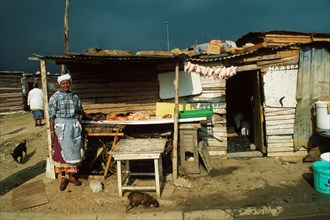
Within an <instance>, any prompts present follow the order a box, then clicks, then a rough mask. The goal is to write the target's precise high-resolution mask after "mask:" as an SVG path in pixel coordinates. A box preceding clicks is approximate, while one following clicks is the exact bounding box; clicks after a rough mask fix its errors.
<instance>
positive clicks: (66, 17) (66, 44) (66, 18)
mask: <svg viewBox="0 0 330 220" xmlns="http://www.w3.org/2000/svg"><path fill="white" fill-rule="evenodd" d="M69 4H70V0H66V2H65V12H64V54H65V53H67V52H69ZM61 74H62V75H63V74H65V66H64V64H62V65H61Z"/></svg>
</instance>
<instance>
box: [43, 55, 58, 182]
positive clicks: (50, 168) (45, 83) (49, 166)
mask: <svg viewBox="0 0 330 220" xmlns="http://www.w3.org/2000/svg"><path fill="white" fill-rule="evenodd" d="M40 70H41V71H40V72H41V84H42V93H43V96H44V116H45V121H46V127H47V140H48V141H47V142H48V159H47V169H46V176H47V177H49V178H51V179H56V177H55V170H54V166H53V165H52V164H53V163H52V157H51V155H52V146H51V144H52V139H51V136H50V127H49V113H48V80H47V71H46V61H45V60H40Z"/></svg>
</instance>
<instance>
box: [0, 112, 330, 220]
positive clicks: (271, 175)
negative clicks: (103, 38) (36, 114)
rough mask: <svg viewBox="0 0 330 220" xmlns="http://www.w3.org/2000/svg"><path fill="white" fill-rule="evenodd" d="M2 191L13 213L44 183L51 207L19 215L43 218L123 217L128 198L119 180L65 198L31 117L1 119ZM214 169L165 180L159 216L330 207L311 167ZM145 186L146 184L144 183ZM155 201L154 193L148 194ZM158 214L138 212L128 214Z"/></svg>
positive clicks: (254, 161) (71, 189)
mask: <svg viewBox="0 0 330 220" xmlns="http://www.w3.org/2000/svg"><path fill="white" fill-rule="evenodd" d="M0 126H1V136H0V167H1V168H0V181H1V182H0V186H1V197H0V199H1V203H0V210H1V211H17V210H15V208H14V207H13V198H12V197H13V189H15V187H19V185H21V184H26V183H31V182H34V181H37V180H42V181H43V183H44V185H45V188H46V195H47V198H48V202H47V203H46V204H43V205H40V206H36V207H31V208H27V209H24V210H21V211H22V212H44V213H69V214H79V213H104V212H108V211H123V212H124V210H125V205H126V204H127V198H126V196H127V194H128V193H125V194H124V196H123V197H119V196H118V189H117V175H116V174H113V175H111V176H109V177H108V178H106V179H105V180H101V182H102V184H103V191H101V192H97V193H95V192H92V190H91V188H90V183H91V180H89V179H82V183H83V184H82V186H79V187H77V186H74V185H72V184H69V186H68V188H67V189H66V190H65V191H63V192H61V191H60V190H59V180H57V179H50V178H47V177H46V175H45V166H46V162H45V161H46V156H47V152H48V149H47V138H46V127H45V126H43V127H34V122H33V119H32V116H31V114H30V113H25V114H15V115H10V116H1V117H0ZM22 140H27V147H28V156H27V157H26V158H25V159H24V161H23V164H18V163H17V162H15V161H14V160H13V159H12V157H11V155H10V152H12V150H13V149H14V147H15V146H16V145H17V144H18V143H19V142H21V141H22ZM212 162H213V169H212V171H211V172H210V173H209V174H208V175H206V176H201V177H194V178H192V177H189V176H184V175H180V180H184V181H185V182H184V184H183V185H181V186H180V185H179V186H178V184H177V186H175V185H174V184H173V181H171V174H170V173H165V174H166V179H167V181H166V182H165V183H164V188H163V190H162V197H161V198H158V200H159V202H160V207H159V208H157V210H158V211H175V210H181V211H191V210H206V209H217V208H230V207H249V206H262V205H274V206H277V205H287V204H291V203H303V202H316V203H317V202H323V201H330V198H329V197H328V196H325V195H323V194H320V193H318V192H316V191H315V189H314V187H313V173H312V171H311V165H312V164H311V163H302V162H301V161H300V160H298V161H297V160H295V161H283V160H280V159H279V158H246V159H227V160H225V159H213V161H212ZM140 181H143V180H140ZM150 194H151V195H155V193H154V192H150ZM151 209H152V210H153V211H155V209H156V208H154V207H151V208H149V209H144V208H142V207H136V208H134V209H132V210H131V211H130V212H148V211H149V210H151Z"/></svg>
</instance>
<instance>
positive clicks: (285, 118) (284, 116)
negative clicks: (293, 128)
mask: <svg viewBox="0 0 330 220" xmlns="http://www.w3.org/2000/svg"><path fill="white" fill-rule="evenodd" d="M294 118H295V116H294V115H283V116H268V117H265V119H266V120H269V121H272V120H287V119H294Z"/></svg>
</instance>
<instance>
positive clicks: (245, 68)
mask: <svg viewBox="0 0 330 220" xmlns="http://www.w3.org/2000/svg"><path fill="white" fill-rule="evenodd" d="M258 69H259V67H258V66H257V65H256V64H248V65H240V66H238V67H237V72H244V71H250V70H258Z"/></svg>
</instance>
